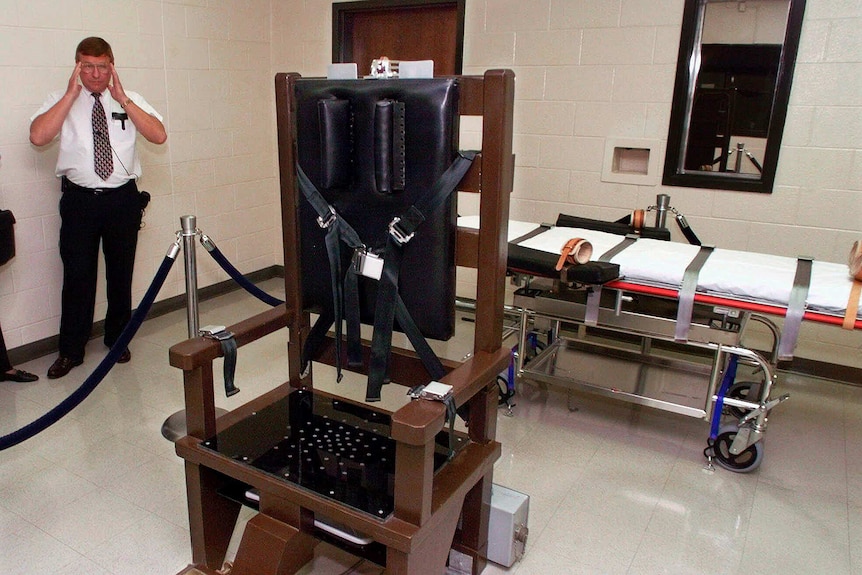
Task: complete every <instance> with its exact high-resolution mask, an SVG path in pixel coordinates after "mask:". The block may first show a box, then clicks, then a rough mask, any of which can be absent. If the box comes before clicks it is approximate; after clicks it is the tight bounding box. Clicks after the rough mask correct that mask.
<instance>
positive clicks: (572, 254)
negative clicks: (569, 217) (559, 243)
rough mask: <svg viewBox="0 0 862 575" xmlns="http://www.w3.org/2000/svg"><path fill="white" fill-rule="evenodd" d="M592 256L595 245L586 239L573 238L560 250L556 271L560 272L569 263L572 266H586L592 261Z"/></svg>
mask: <svg viewBox="0 0 862 575" xmlns="http://www.w3.org/2000/svg"><path fill="white" fill-rule="evenodd" d="M592 255H593V244H591V243H590V242H588V241H587V240H585V239H584V238H572V239H570V240H569V241H567V242H566V245H564V246H563V249H562V250H560V259H559V260H557V265H556V266H555V267H554V269H555V270H557V271H560V270H561V269H563V266H564V265H566V264H567V263H568V264H571V265H575V264H585V263H587V262H588V261H590V258H591V257H592Z"/></svg>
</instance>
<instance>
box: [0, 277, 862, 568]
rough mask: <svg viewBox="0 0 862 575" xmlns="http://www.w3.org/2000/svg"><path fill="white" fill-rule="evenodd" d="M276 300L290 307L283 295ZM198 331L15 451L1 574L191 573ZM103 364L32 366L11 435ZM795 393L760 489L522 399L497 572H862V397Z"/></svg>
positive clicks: (259, 346) (777, 419) (262, 357)
mask: <svg viewBox="0 0 862 575" xmlns="http://www.w3.org/2000/svg"><path fill="white" fill-rule="evenodd" d="M261 287H263V288H264V289H265V290H266V291H268V292H269V293H272V294H273V295H276V296H279V297H280V296H282V295H283V288H281V284H280V281H279V280H270V281H268V282H265V283H264V284H262V286H261ZM265 308H266V306H265V304H261V303H260V302H258V301H257V300H255V299H254V298H252V297H250V296H247V295H245V294H244V293H241V292H235V293H232V294H229V295H226V296H222V297H220V298H217V299H215V300H210V301H206V302H203V303H202V304H201V324H206V323H220V324H228V325H229V324H231V323H233V322H235V321H237V320H239V319H242V318H244V317H247V316H249V315H251V314H253V313H256V312H258V311H262V310H263V309H265ZM185 322H186V319H185V312H175V313H172V314H169V315H166V316H162V317H158V318H154V319H152V320H148V321H147V322H145V323H144V325H143V327H142V328H141V330H140V332H139V333H138V335H137V337H136V338H135V340H134V341H133V343H132V345H131V349H132V353H133V359H132V362H131V363H129V364H126V365H119V366H116V367H115V368H114V369H113V370H112V371H111V373H109V374H108V376H107V377H106V378H105V380H104V381H103V382H102V384H101V385H99V386H98V387H97V388H96V389H95V391H94V392H93V393H92V394H91V395H90V396H89V397H88V398H87V399H86V400H84V402H83V403H82V404H81V405H80V406H79V407H77V408H76V409H75V410H74V411H72V413H71V414H69V415H68V416H67V417H65V418H64V419H62V420H61V421H60V422H58V423H57V424H55V425H53V426H52V427H50V428H48V429H47V430H46V431H44V432H43V433H41V434H39V435H37V436H36V437H34V438H32V439H30V440H28V441H26V442H24V443H22V444H20V445H18V446H15V447H13V448H10V449H7V450H5V451H2V452H0V572H2V573H3V574H4V575H19V574H21V575H41V574H51V575H81V574H87V575H157V574H161V575H173V574H174V573H177V572H178V571H180V570H181V569H182V568H184V567H185V565H186V564H187V563H188V562H189V561H190V550H189V542H188V529H187V518H186V511H185V493H184V478H183V466H182V462H181V460H180V459H179V458H178V457H177V456H176V455H175V454H174V451H173V446H172V444H170V443H169V442H168V441H167V440H165V439H163V438H162V436H161V434H160V429H161V425H162V423H163V421H164V420H165V418H166V417H167V416H169V415H170V414H172V413H174V412H175V411H177V410H179V409H180V408H181V407H182V393H181V377H180V373H179V371H178V370H176V369H174V368H171V367H170V366H169V365H168V361H167V350H168V348H169V347H170V346H171V345H172V344H173V343H175V342H177V341H179V340H181V339H183V338H184V337H185V336H186V329H187V328H186V323H185ZM283 340H284V332H280V333H279V334H275V335H273V336H270V337H268V338H265V339H264V340H262V341H260V342H257V343H255V344H253V345H251V346H248V347H245V348H243V350H242V351H241V353H240V357H239V363H238V368H237V369H238V375H237V382H238V385H239V387H240V388H242V390H243V393H240V394H239V395H237V396H234V397H233V398H231V399H230V400H227V399H223V398H222V399H220V400H219V402H220V404H221V405H222V406H223V407H227V408H230V407H231V406H233V405H238V404H239V402H244V401H247V400H248V398H250V397H252V396H253V395H255V394H257V393H259V392H260V391H263V390H265V389H268V388H269V387H271V386H272V385H275V384H277V383H279V382H280V381H281V380H282V377H283V376H282V374H283V373H284V372H285V366H284V363H283V360H281V359H273V358H282V357H284V353H283V350H284V345H285V344H284V341H283ZM460 344H463V342H460ZM458 345H459V342H458V341H457V338H456V342H455V343H454V344H453V346H454V347H453V348H452V349H453V350H454V349H455V348H457V346H458ZM88 351H89V354H88V357H87V359H86V362H85V364H84V365H83V366H82V367H78V368H76V369H75V370H73V371H72V373H71V374H70V375H69V376H67V377H66V378H63V379H60V380H48V379H46V378H45V377H44V374H45V372H46V370H47V368H48V366H49V365H50V363H51V361H52V360H53V358H52V357H44V358H40V359H37V360H34V361H32V362H29V363H28V364H25V365H22V366H20V367H23V368H25V369H28V370H31V371H34V372H36V373H38V374H40V375H41V376H42V378H41V379H40V381H38V382H36V383H33V384H18V383H0V435H3V434H7V433H9V432H10V431H12V430H14V429H16V428H18V427H20V426H22V425H25V424H27V423H29V422H30V421H32V420H33V419H34V418H36V417H38V416H39V415H40V414H42V413H44V412H46V410H48V409H50V408H51V407H53V406H54V405H56V404H57V403H58V402H60V401H62V400H63V399H64V398H65V397H66V396H67V395H68V394H69V393H70V392H71V391H72V390H74V389H75V388H77V387H78V385H80V383H81V382H82V381H83V380H84V378H85V377H86V376H87V375H88V374H89V373H90V372H91V371H92V369H93V368H94V367H95V366H96V365H97V363H98V362H99V361H100V360H101V358H102V357H103V355H104V349H103V347H102V345H101V342H98V341H93V342H91V346H90V348H89V349H88ZM450 352H451V350H450ZM780 385H781V388H780V390H781V392H782V393H783V392H788V393H790V394H791V395H792V398H791V400H790V401H788V402H786V403H784V404H782V405H781V406H780V407H779V408H777V409H775V410H774V411H773V414H772V417H771V418H770V427H769V431H768V433H767V436H766V439H765V454H766V455H765V458H764V463H763V465H762V466H761V467H760V469H758V470H757V471H755V472H754V473H751V474H735V473H731V472H728V471H726V470H723V469H718V470H716V471H714V472H710V471H706V470H705V469H704V460H703V457H702V455H701V451H702V449H703V447H704V442H705V438H706V436H707V434H708V426H707V424H706V423H705V422H703V421H700V420H696V419H693V418H687V417H684V416H679V415H674V414H670V413H665V412H658V411H655V410H650V409H647V408H638V407H635V406H630V405H628V404H623V403H620V402H614V401H608V400H605V399H601V398H598V397H594V396H585V395H576V396H572V397H567V396H566V394H565V393H564V392H561V391H558V390H548V389H542V388H541V387H540V386H536V385H525V386H523V387H522V389H521V393H520V394H519V396H518V397H517V400H516V402H517V407H516V408H515V414H514V417H507V416H505V415H504V414H503V412H501V413H500V416H499V425H498V437H499V439H500V441H501V442H502V444H503V456H502V458H501V459H500V461H499V462H498V463H497V465H496V468H495V481H496V482H497V483H499V484H502V485H506V486H507V487H510V488H512V489H515V490H518V491H522V492H524V493H528V494H529V495H530V521H529V528H530V535H529V540H528V545H527V553H526V555H525V557H524V558H523V559H522V561H520V562H519V563H516V564H515V565H513V566H512V567H511V568H509V569H502V568H500V567H498V566H494V565H491V566H490V567H489V568H488V569H487V570H486V571H485V573H486V574H500V573H510V574H515V573H517V575H540V574H541V575H553V574H557V573H560V574H562V573H565V574H582V573H583V574H629V575H641V574H650V575H651V574H658V573H668V574H685V575H692V574H709V575H714V574H730V575H733V574H740V575H742V574H749V573H757V574H759V575H769V574H781V575H792V574H799V575H809V574H815V573H829V574H830V575H845V574H846V575H850V574H854V575H862V457H860V456H862V387H855V386H851V385H845V384H840V383H836V382H831V381H823V380H815V379H812V378H802V377H797V376H786V375H783V376H782V378H781V384H780ZM390 387H391V388H396V386H387V388H386V389H387V390H388V389H389V388H390ZM396 389H400V388H396ZM387 393H395V391H394V390H393V391H392V392H388V391H387ZM399 396H400V394H399ZM568 405H571V406H576V407H577V409H576V410H575V411H572V410H570V409H568V407H567V406H568ZM250 516H251V512H247V513H245V514H244V517H245V518H246V519H247V518H248V517H250ZM235 539H236V538H235ZM235 544H236V543H234V547H235ZM312 572H313V573H322V574H324V575H329V574H332V575H335V574H346V573H360V574H377V573H380V572H381V569H380V568H379V567H377V566H375V565H372V564H368V563H357V561H356V560H355V559H354V558H353V557H351V556H348V555H346V554H343V553H341V552H339V551H337V550H335V549H333V548H331V547H328V546H325V545H321V546H319V547H318V553H317V556H316V558H315V560H314V562H313V563H312V564H309V565H308V566H307V567H306V568H305V569H304V570H303V573H312Z"/></svg>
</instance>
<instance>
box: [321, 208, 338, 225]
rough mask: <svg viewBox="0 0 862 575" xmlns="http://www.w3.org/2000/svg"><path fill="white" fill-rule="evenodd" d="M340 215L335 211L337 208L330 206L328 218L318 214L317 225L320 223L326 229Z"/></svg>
mask: <svg viewBox="0 0 862 575" xmlns="http://www.w3.org/2000/svg"><path fill="white" fill-rule="evenodd" d="M337 217H338V215H337V214H336V213H335V208H333V207H332V206H329V213H328V214H326V219H324V217H323V216H317V225H319V226H320V227H321V228H323V229H324V230H325V229H327V228H328V227H329V226H331V225H332V224H333V223H334V222H335V220H336V218H337Z"/></svg>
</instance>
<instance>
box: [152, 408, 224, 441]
mask: <svg viewBox="0 0 862 575" xmlns="http://www.w3.org/2000/svg"><path fill="white" fill-rule="evenodd" d="M225 413H227V410H226V409H222V408H221V407H216V408H215V415H216V417H217V418H218V417H221V416H222V415H224V414H225ZM187 433H188V432H187V431H186V411H185V410H184V409H181V410H180V411H178V412H176V413H174V414H173V415H171V416H170V417H168V418H167V419H166V420H165V422H164V423H163V424H162V437H164V438H165V439H167V440H168V441H171V442H174V441H176V440H177V439H179V438H180V437H185V436H186V435H187Z"/></svg>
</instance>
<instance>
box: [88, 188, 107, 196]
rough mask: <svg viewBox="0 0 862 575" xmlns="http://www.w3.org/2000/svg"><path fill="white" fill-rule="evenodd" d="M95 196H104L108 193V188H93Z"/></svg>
mask: <svg viewBox="0 0 862 575" xmlns="http://www.w3.org/2000/svg"><path fill="white" fill-rule="evenodd" d="M92 190H93V195H94V196H102V195H104V194H106V193H108V188H92Z"/></svg>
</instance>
